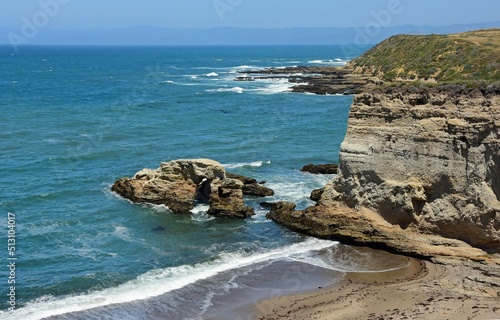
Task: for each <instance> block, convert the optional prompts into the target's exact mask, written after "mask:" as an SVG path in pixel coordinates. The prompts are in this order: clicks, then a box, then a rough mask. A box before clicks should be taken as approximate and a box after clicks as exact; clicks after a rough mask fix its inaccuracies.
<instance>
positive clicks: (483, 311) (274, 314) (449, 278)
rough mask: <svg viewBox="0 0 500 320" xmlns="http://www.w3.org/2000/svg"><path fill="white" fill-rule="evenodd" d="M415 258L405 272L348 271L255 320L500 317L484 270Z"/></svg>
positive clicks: (264, 307) (498, 290)
mask: <svg viewBox="0 0 500 320" xmlns="http://www.w3.org/2000/svg"><path fill="white" fill-rule="evenodd" d="M409 260H410V262H411V263H410V265H409V266H408V267H407V268H404V269H402V270H397V271H390V272H382V273H348V274H347V275H346V277H345V279H344V280H343V281H342V282H340V283H339V284H335V285H333V286H331V287H328V288H324V289H318V290H316V291H314V292H309V293H302V294H298V295H291V296H290V295H289V296H282V297H278V298H273V299H268V300H264V301H261V302H259V303H258V304H257V305H255V306H254V311H253V312H252V314H253V315H252V316H253V319H260V320H269V319H311V320H312V319H324V320H334V319H454V320H455V319H500V297H499V295H500V287H496V286H495V285H493V286H492V285H491V283H486V284H483V283H482V282H481V279H483V278H481V277H484V276H485V275H484V272H481V271H479V270H477V269H476V268H474V267H471V266H464V265H461V264H456V265H453V264H446V265H442V264H434V263H431V262H427V261H421V260H417V259H411V258H409ZM496 280H498V279H496ZM493 281H495V279H493ZM242 319H250V318H246V317H242Z"/></svg>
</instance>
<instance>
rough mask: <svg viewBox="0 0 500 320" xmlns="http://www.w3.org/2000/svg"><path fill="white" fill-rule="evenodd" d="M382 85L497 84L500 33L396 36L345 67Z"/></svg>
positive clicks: (498, 76) (492, 30) (499, 75)
mask: <svg viewBox="0 0 500 320" xmlns="http://www.w3.org/2000/svg"><path fill="white" fill-rule="evenodd" d="M348 67H349V68H352V70H353V71H354V73H356V74H365V75H371V76H374V77H378V78H381V79H383V80H384V81H391V82H394V81H396V82H397V81H411V80H421V81H430V82H434V81H436V82H441V83H449V82H462V81H487V82H495V81H500V71H499V70H500V29H488V30H478V31H471V32H466V33H460V34H452V35H417V36H415V35H396V36H393V37H391V38H389V39H387V40H385V41H383V42H381V43H380V44H378V45H376V46H375V47H373V48H372V49H371V50H369V51H368V52H366V53H365V54H363V55H362V56H360V57H358V58H357V59H354V60H353V61H351V62H350V63H349V65H348Z"/></svg>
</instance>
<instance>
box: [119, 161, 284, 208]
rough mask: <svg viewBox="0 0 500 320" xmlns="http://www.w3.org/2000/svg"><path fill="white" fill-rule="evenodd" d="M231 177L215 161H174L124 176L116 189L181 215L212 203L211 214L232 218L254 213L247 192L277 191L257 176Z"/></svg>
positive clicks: (263, 194)
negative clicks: (248, 204) (200, 204)
mask: <svg viewBox="0 0 500 320" xmlns="http://www.w3.org/2000/svg"><path fill="white" fill-rule="evenodd" d="M228 176H229V175H228V174H227V173H226V170H225V168H224V167H223V166H222V165H221V164H220V163H218V162H216V161H213V160H209V159H191V160H174V161H169V162H164V163H162V164H161V165H160V167H159V168H158V169H155V170H152V169H143V170H141V171H139V172H137V173H136V174H135V175H134V176H133V177H132V178H128V177H125V178H122V179H120V180H118V181H116V182H115V183H114V185H113V187H112V190H113V191H114V192H116V193H118V194H119V195H121V196H123V197H124V198H127V199H129V200H131V201H133V202H138V203H152V204H163V205H166V206H168V208H169V209H170V210H171V211H172V212H174V213H178V214H189V213H190V211H191V210H192V209H193V208H194V207H195V205H196V203H197V202H201V203H205V204H209V206H210V207H209V210H208V214H210V215H213V216H219V217H231V218H247V217H250V216H252V215H254V211H253V209H252V208H251V207H249V206H245V204H244V201H243V195H244V194H249V195H258V196H268V195H272V194H274V192H273V191H272V190H271V189H269V188H266V187H264V186H262V185H260V184H258V183H257V182H256V180H255V179H251V178H248V177H244V176H235V175H233V176H230V177H228ZM245 186H246V187H245ZM245 188H246V189H245ZM247 190H251V191H252V192H250V191H248V192H246V191H247ZM256 190H257V191H259V192H260V193H259V194H257V191H256Z"/></svg>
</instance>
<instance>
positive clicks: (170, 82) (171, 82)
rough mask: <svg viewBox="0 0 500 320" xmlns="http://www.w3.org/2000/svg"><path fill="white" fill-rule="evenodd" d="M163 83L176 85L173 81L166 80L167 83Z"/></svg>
mask: <svg viewBox="0 0 500 320" xmlns="http://www.w3.org/2000/svg"><path fill="white" fill-rule="evenodd" d="M162 83H165V84H174V83H175V82H174V81H172V80H165V81H162Z"/></svg>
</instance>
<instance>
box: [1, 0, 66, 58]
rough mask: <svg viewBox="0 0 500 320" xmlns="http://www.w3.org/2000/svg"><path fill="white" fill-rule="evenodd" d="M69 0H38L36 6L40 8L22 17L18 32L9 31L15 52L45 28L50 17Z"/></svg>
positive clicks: (10, 41) (53, 16) (55, 14)
mask: <svg viewBox="0 0 500 320" xmlns="http://www.w3.org/2000/svg"><path fill="white" fill-rule="evenodd" d="M70 1H71V0H40V1H38V6H39V8H40V10H38V11H36V12H35V13H34V14H33V16H31V17H26V16H25V17H22V18H21V21H22V26H21V30H20V32H18V33H16V32H9V33H8V34H7V38H8V40H9V43H10V44H11V46H12V48H13V49H14V51H15V52H16V53H18V52H19V46H20V45H22V44H28V43H29V41H30V40H31V39H33V38H35V37H36V36H37V35H38V33H39V32H40V30H41V29H43V28H45V27H46V26H47V25H48V24H49V22H50V20H51V19H54V18H55V17H56V16H57V15H58V14H59V12H60V10H61V6H63V5H66V4H68V3H69V2H70Z"/></svg>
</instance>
